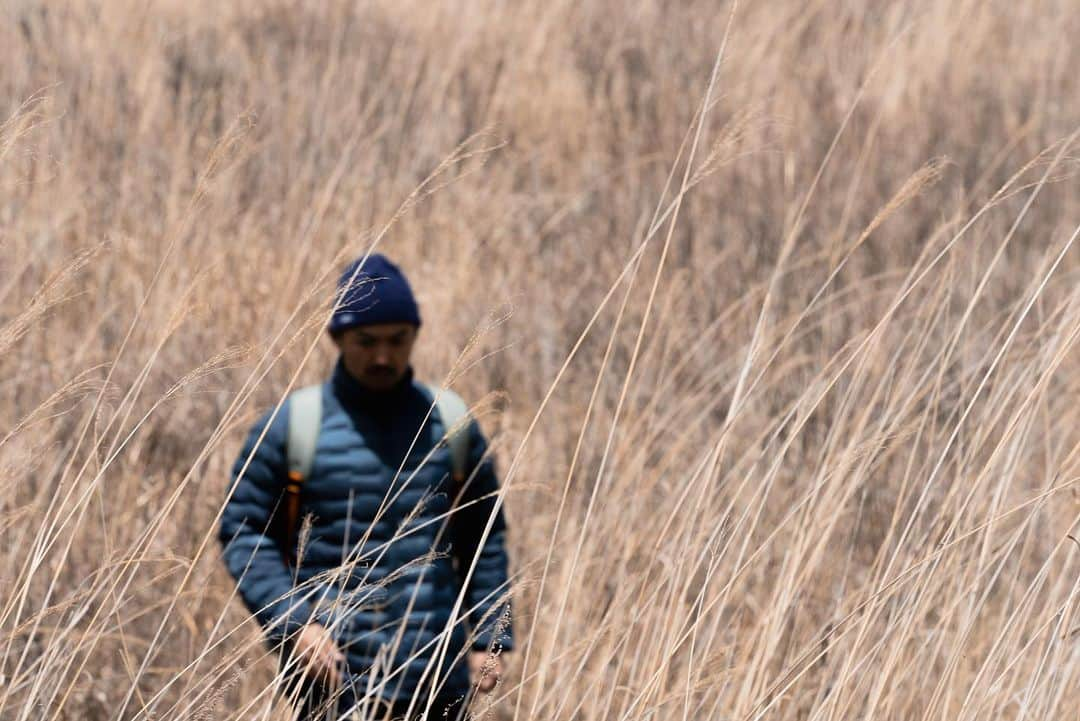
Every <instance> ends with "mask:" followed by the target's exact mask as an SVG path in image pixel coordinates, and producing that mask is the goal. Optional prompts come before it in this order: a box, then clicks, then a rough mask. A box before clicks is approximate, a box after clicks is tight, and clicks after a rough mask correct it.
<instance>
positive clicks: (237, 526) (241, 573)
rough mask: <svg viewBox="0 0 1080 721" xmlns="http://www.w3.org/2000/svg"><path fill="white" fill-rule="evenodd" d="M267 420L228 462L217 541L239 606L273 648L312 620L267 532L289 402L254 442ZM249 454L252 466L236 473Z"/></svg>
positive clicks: (280, 479)
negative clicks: (228, 476) (227, 493)
mask: <svg viewBox="0 0 1080 721" xmlns="http://www.w3.org/2000/svg"><path fill="white" fill-rule="evenodd" d="M269 422H270V413H267V414H266V415H264V416H263V417H262V418H261V419H260V420H259V421H258V422H257V423H256V424H255V426H254V427H253V428H252V429H251V431H250V432H249V433H248V437H247V441H246V442H245V443H244V446H243V449H242V450H241V451H240V455H239V456H238V457H237V459H236V462H235V463H234V464H233V470H232V487H233V488H235V490H234V491H233V493H232V496H231V497H229V500H228V502H227V503H226V505H225V509H224V510H223V511H222V514H221V525H220V528H219V531H218V540H219V541H220V542H221V544H222V546H223V549H224V556H225V565H226V567H227V568H228V569H229V573H231V574H232V576H233V578H235V579H236V582H237V586H238V587H239V592H240V596H241V598H242V599H243V601H244V605H245V606H247V609H248V610H249V611H250V612H251V613H252V614H253V615H254V616H255V619H256V620H257V621H258V622H259V624H260V625H261V626H262V627H263V629H264V631H265V633H266V636H267V639H268V641H269V642H270V643H271V644H272V645H276V644H277V643H279V642H281V641H283V640H285V639H286V638H288V637H289V636H291V635H292V633H293V632H295V631H296V630H298V629H299V628H300V627H301V626H303V624H304V623H305V622H306V621H307V620H308V619H309V618H310V617H311V612H312V607H311V605H310V604H309V603H308V602H307V601H306V600H304V599H302V598H298V597H294V590H293V579H292V573H291V571H290V569H289V566H288V565H287V563H286V562H285V560H284V557H283V556H282V553H281V548H280V542H279V541H278V539H277V538H276V537H275V534H274V533H272V532H271V530H270V528H271V526H270V523H271V518H272V516H273V515H274V511H275V508H276V506H277V504H278V502H279V500H280V498H281V494H282V489H283V487H284V479H285V476H286V467H285V466H286V456H285V443H286V438H287V435H288V401H286V403H285V404H284V405H283V406H282V408H281V410H280V411H278V414H277V416H276V417H275V418H274V420H273V422H272V423H271V424H270V428H269V430H268V431H267V432H266V435H265V437H263V439H262V442H261V443H259V436H260V435H261V434H262V432H263V429H264V428H265V427H266V425H267V423H269ZM257 443H258V447H257V448H256V444H257ZM252 449H254V454H253V455H252ZM248 456H251V463H250V464H249V465H248V466H247V470H246V471H244V472H243V474H241V471H242V470H243V468H244V464H245V463H247V459H248ZM296 595H298V594H296Z"/></svg>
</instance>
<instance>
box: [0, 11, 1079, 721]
mask: <svg viewBox="0 0 1080 721" xmlns="http://www.w3.org/2000/svg"><path fill="white" fill-rule="evenodd" d="M1078 36H1080V12H1077V9H1076V6H1075V3H1073V2H1071V1H1069V0H1061V1H1059V2H1052V1H1049V0H1047V1H1039V2H1032V3H1006V2H997V1H995V2H965V1H960V2H950V3H941V2H932V1H929V0H912V1H910V2H844V1H841V0H833V1H829V2H810V3H803V2H771V3H740V4H739V5H738V6H737V7H733V6H731V5H728V4H717V3H710V2H702V1H699V0H686V1H685V2H678V3H674V2H669V3H660V2H654V1H646V0H640V1H637V0H635V1H632V2H626V3H615V2H611V1H610V0H587V1H584V2H562V1H561V0H554V1H549V2H543V3H541V2H531V1H529V0H526V1H524V2H518V3H512V4H508V3H502V2H494V1H492V0H483V1H477V2H450V1H446V2H443V1H442V0H425V1H423V2H419V1H416V0H404V1H399V2H383V1H381V0H372V1H369V2H341V1H338V0H326V1H325V2H319V3H306V2H284V1H278V0H250V1H246V2H234V3H224V4H222V3H208V2H199V1H198V0H195V1H190V2H175V1H167V0H154V1H153V2H148V3H138V4H136V3H129V2H120V1H118V0H99V1H95V2H81V3H70V4H66V3H42V2H23V1H19V0H8V1H7V2H5V3H3V5H2V6H0V57H2V62H0V65H2V67H3V72H0V103H3V108H0V110H2V117H3V118H4V124H3V126H2V129H0V370H2V374H0V378H2V380H0V419H2V420H0V468H2V469H3V473H2V474H0V490H2V493H0V529H2V530H3V538H4V540H5V543H4V549H3V551H2V552H0V569H2V576H0V577H2V578H3V579H4V581H5V582H4V584H3V586H2V588H0V644H2V647H3V653H2V659H3V660H2V662H0V675H2V677H3V679H2V681H3V683H2V684H0V717H2V718H11V719H24V718H26V719H28V718H48V719H66V718H79V719H90V720H96V719H114V718H116V719H119V718H124V719H136V718H138V719H149V718H169V719H172V718H192V719H196V718H198V719H202V718H215V719H218V718H221V719H225V718H236V719H239V718H252V717H267V718H286V715H285V711H284V707H283V706H282V705H281V703H280V701H277V702H275V701H274V700H273V698H272V693H271V692H270V691H269V690H268V689H269V687H270V685H271V682H272V676H273V672H274V664H273V661H272V660H271V659H267V658H265V657H264V652H263V649H262V648H261V646H260V645H259V638H258V633H257V629H256V628H255V627H254V625H253V624H252V623H251V622H250V621H247V620H246V619H245V614H244V613H243V610H242V608H241V607H240V604H239V602H238V601H237V600H236V599H234V598H233V596H232V593H233V588H232V584H231V581H230V579H229V578H228V577H227V575H226V574H225V573H224V572H223V569H222V568H221V564H220V561H219V558H218V555H217V553H218V550H217V547H216V542H215V541H213V539H212V534H213V533H214V530H215V517H216V514H217V512H218V510H219V509H220V506H221V503H222V500H223V498H224V493H225V486H226V482H227V475H228V473H227V471H228V467H229V465H230V464H231V462H232V459H233V457H234V455H235V453H236V452H237V449H238V445H239V440H240V434H241V433H242V431H243V430H244V429H245V428H246V427H247V425H248V424H249V423H250V422H251V421H252V420H253V419H254V418H255V416H256V414H257V413H259V412H261V411H262V410H264V409H265V408H266V407H268V406H269V405H271V404H273V403H274V402H276V401H277V400H278V399H279V398H280V397H281V395H282V394H283V393H284V392H285V391H286V388H287V387H288V385H289V383H290V381H291V379H292V378H293V376H294V374H296V373H297V372H299V379H298V381H297V382H301V383H304V382H310V381H314V380H316V379H318V378H320V377H322V376H323V375H325V374H326V372H327V371H328V369H329V366H330V363H331V362H332V360H333V357H332V347H331V345H330V343H329V342H328V341H326V340H325V339H323V340H319V339H318V336H319V334H320V332H321V331H320V329H319V325H320V323H321V322H322V319H323V318H324V317H325V311H326V301H328V300H329V297H330V293H331V284H332V278H333V277H334V276H335V275H336V272H337V271H338V270H339V269H340V267H341V266H342V265H343V264H344V262H345V261H346V260H348V259H350V258H351V257H354V256H356V255H359V254H361V253H363V252H365V251H366V250H367V249H369V248H370V247H372V246H373V245H376V247H377V248H378V250H380V251H383V252H386V253H388V254H389V255H391V256H392V257H393V258H395V259H396V260H397V261H399V262H400V263H401V264H402V265H403V266H404V268H405V269H406V271H407V272H408V274H409V276H410V278H411V280H412V282H413V285H414V287H415V289H416V291H417V294H418V296H419V299H420V302H421V308H422V311H423V314H424V317H425V326H424V328H423V332H422V334H421V339H420V342H419V345H418V351H417V358H416V364H417V369H418V372H419V374H420V375H421V377H424V378H428V379H431V380H435V381H439V380H441V379H444V378H446V377H447V376H448V375H452V379H453V386H454V388H456V389H457V390H458V391H459V392H461V393H463V394H464V395H465V396H466V397H467V398H469V399H470V400H473V401H475V402H479V401H481V399H483V398H485V397H486V396H487V394H489V393H490V392H492V391H497V392H499V393H500V395H498V396H493V397H491V398H489V400H490V402H488V403H485V404H484V410H483V412H482V413H481V415H482V420H483V424H484V427H485V429H486V430H487V431H488V432H489V433H490V434H492V435H494V436H495V437H496V438H497V439H498V449H499V461H500V466H501V468H502V469H503V471H504V477H505V486H506V488H507V496H506V508H507V513H508V514H509V519H510V523H511V533H512V539H511V542H512V554H513V559H514V571H515V573H516V575H517V579H518V582H517V586H516V587H515V603H516V605H515V617H514V624H515V629H516V632H517V635H518V638H519V639H521V642H520V646H519V648H520V650H519V651H518V652H516V653H515V654H514V655H513V658H512V661H511V665H510V668H511V675H510V678H508V679H507V680H506V681H504V682H503V684H502V685H501V687H500V689H499V691H498V693H497V696H498V701H497V702H496V703H495V704H494V707H493V708H492V709H490V713H492V714H494V718H501V719H509V718H528V719H534V718H536V719H539V718H543V719H548V720H550V721H555V720H556V719H646V718H656V717H661V718H691V717H692V718H716V719H764V718H775V719H791V718H797V719H814V720H815V721H817V720H824V719H855V718H871V717H872V718H895V719H932V718H950V719H967V718H972V719H974V718H1003V719H1020V718H1024V719H1064V718H1069V717H1071V715H1073V714H1075V709H1076V708H1077V707H1078V705H1080V644H1078V643H1077V640H1078V639H1080V635H1078V632H1080V618H1078V614H1077V613H1076V603H1077V584H1078V573H1077V571H1078V569H1080V562H1078V553H1080V544H1077V543H1075V542H1073V541H1071V540H1069V538H1068V535H1067V534H1069V533H1072V534H1073V535H1076V534H1077V529H1076V525H1077V518H1078V512H1080V491H1078V488H1080V486H1078V484H1077V471H1078V448H1080V446H1078V442H1080V433H1078V430H1077V429H1078V428H1080V425H1078V422H1077V421H1078V418H1077V402H1076V399H1077V397H1078V392H1080V376H1078V375H1077V371H1078V362H1077V361H1078V359H1077V354H1076V350H1075V341H1076V336H1077V333H1078V332H1080V291H1078V286H1077V279H1078V271H1080V262H1078V251H1077V249H1076V248H1075V245H1074V244H1075V239H1076V231H1077V227H1078V223H1080V194H1078V192H1077V189H1078V183H1077V175H1076V172H1077V142H1076V140H1077V137H1076V136H1077V132H1078V130H1080V102H1078V98H1080V87H1078V80H1077V73H1076V72H1075V68H1076V67H1080V50H1078V45H1077V43H1076V42H1074V41H1073V39H1074V38H1076V37H1078ZM725 37H727V40H726V43H725V42H724V38H725ZM721 47H723V56H722V62H721V63H720V64H719V66H718V69H717V73H716V77H715V84H714V85H713V86H712V91H711V92H707V88H709V87H710V78H711V77H712V73H713V70H714V66H716V62H717V57H718V53H719V51H720V49H721ZM706 100H707V103H705V104H704V105H703V102H704V101H706ZM699 128H700V138H701V142H700V145H698V146H697V148H696V150H695V152H693V153H691V151H690V146H691V144H692V140H693V138H694V137H695V133H697V131H698V129H699ZM684 173H685V174H686V177H687V178H688V179H689V182H688V183H687V184H686V185H687V187H686V188H685V189H682V188H681V185H680V181H681V180H682V179H683V177H684ZM669 175H670V176H671V177H673V181H672V182H671V183H670V184H669V183H668V182H667V181H668V178H669ZM681 189H682V190H684V191H685V192H680V190H681ZM676 207H677V210H676ZM658 209H659V216H658ZM658 217H659V221H658V220H657V219H658ZM654 289H655V290H654ZM594 317H595V321H594ZM579 341H580V345H579V346H578V345H576V344H577V343H578V342H579ZM313 344H314V352H313V354H312V355H311V357H310V358H308V359H307V361H306V362H304V359H305V356H306V354H307V351H308V349H309V348H311V347H312V346H313ZM575 349H576V350H575ZM564 363H565V364H566V365H565V372H562V373H561V372H560V369H562V368H563V367H564ZM556 381H557V382H556ZM545 399H546V402H545ZM540 411H542V412H540ZM538 412H540V415H539V416H537V415H536V414H537V413H538ZM534 418H536V423H535V426H533V425H532V423H533V420H534ZM208 539H209V540H208ZM1070 708H1072V709H1074V711H1071V712H1070V711H1068V709H1070ZM263 714H265V716H263Z"/></svg>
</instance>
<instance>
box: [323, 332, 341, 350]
mask: <svg viewBox="0 0 1080 721" xmlns="http://www.w3.org/2000/svg"><path fill="white" fill-rule="evenodd" d="M326 335H328V336H330V340H332V341H334V345H336V346H337V349H338V350H339V351H340V350H341V340H342V338H343V337H344V333H342V332H341V331H332V330H330V329H327V331H326Z"/></svg>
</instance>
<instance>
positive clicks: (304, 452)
mask: <svg viewBox="0 0 1080 721" xmlns="http://www.w3.org/2000/svg"><path fill="white" fill-rule="evenodd" d="M321 426H322V385H321V384H320V385H313V386H307V387H305V388H301V389H300V390H298V391H296V392H295V393H293V394H292V396H290V397H289V441H288V457H289V461H288V463H289V479H290V480H298V481H299V482H300V483H303V482H304V480H306V479H307V477H308V476H309V475H310V474H311V467H312V465H314V463H315V445H316V444H317V443H318V442H319V429H320V427H321Z"/></svg>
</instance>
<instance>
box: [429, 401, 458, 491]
mask: <svg viewBox="0 0 1080 721" xmlns="http://www.w3.org/2000/svg"><path fill="white" fill-rule="evenodd" d="M425 387H426V388H427V391H428V394H430V395H431V397H432V399H433V400H434V402H435V408H436V410H438V411H439V418H441V419H442V423H443V427H444V428H445V429H446V444H447V446H449V448H450V463H451V469H452V472H453V477H454V482H455V483H462V482H464V480H465V476H466V475H467V474H468V465H469V406H468V405H467V404H466V403H465V401H464V400H463V399H462V398H461V396H459V395H458V394H457V393H454V391H452V390H450V389H449V388H439V387H437V386H430V385H426V384H425Z"/></svg>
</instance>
